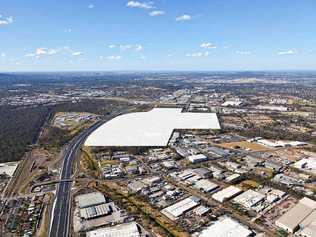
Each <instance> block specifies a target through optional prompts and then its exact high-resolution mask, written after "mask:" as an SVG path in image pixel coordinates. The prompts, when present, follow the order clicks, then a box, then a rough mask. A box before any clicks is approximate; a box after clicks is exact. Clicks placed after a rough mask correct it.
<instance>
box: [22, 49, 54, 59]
mask: <svg viewBox="0 0 316 237" xmlns="http://www.w3.org/2000/svg"><path fill="white" fill-rule="evenodd" d="M58 52H59V49H48V48H43V47H41V48H36V49H35V51H34V52H32V53H27V54H25V55H24V56H25V57H36V58H40V57H42V56H46V55H48V56H51V55H55V54H57V53H58Z"/></svg>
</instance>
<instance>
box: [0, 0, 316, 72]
mask: <svg viewBox="0 0 316 237" xmlns="http://www.w3.org/2000/svg"><path fill="white" fill-rule="evenodd" d="M315 10H316V1H315V0H291V1H289V0H153V1H146V0H144V1H142V0H140V1H136V0H135V1H129V0H63V1H62V0H59V1H58V0H1V3H0V16H1V17H0V40H1V41H0V42H1V43H0V71H67V70H71V71H72V70H101V71H102V70H105V71H107V70H110V71H111V70H287V69H291V70H304V69H309V70H316V27H315V22H316V14H315Z"/></svg>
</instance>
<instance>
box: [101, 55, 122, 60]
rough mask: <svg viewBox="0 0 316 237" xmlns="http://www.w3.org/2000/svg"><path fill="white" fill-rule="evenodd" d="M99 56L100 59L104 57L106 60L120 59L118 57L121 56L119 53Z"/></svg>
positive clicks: (120, 57)
mask: <svg viewBox="0 0 316 237" xmlns="http://www.w3.org/2000/svg"><path fill="white" fill-rule="evenodd" d="M99 58H100V60H104V59H106V60H120V59H122V56H121V55H111V56H107V57H104V56H100V57H99Z"/></svg>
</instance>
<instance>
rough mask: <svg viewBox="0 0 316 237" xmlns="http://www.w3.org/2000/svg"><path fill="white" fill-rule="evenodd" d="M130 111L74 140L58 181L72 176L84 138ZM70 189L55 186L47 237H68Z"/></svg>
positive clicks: (65, 185) (61, 184)
mask: <svg viewBox="0 0 316 237" xmlns="http://www.w3.org/2000/svg"><path fill="white" fill-rule="evenodd" d="M129 110H130V108H129V109H126V110H123V111H121V112H117V113H114V114H112V115H111V116H109V117H107V118H105V119H104V120H103V121H99V122H97V123H95V124H94V125H93V126H91V127H90V128H89V129H87V130H85V131H84V132H82V133H81V134H80V135H78V136H77V137H76V138H74V139H73V140H72V141H71V142H70V144H69V145H68V146H67V148H66V150H65V151H64V154H63V156H64V158H63V164H62V169H61V170H62V171H61V174H60V180H69V179H71V176H72V174H73V165H74V163H75V161H76V158H77V157H78V155H79V152H80V147H81V146H82V144H83V143H84V141H85V140H86V138H87V137H88V136H89V135H90V134H91V133H92V132H93V131H94V130H96V129H97V128H98V127H100V126H101V125H102V124H103V123H105V122H107V121H109V120H110V119H112V118H114V117H116V116H118V115H120V114H123V113H126V112H128V111H129ZM71 187H72V182H67V181H65V182H60V183H59V185H58V186H57V191H56V195H55V201H54V205H53V209H52V213H51V222H50V227H49V233H48V236H49V237H68V236H69V221H70V220H69V219H70V209H71V198H70V197H71V195H70V193H71Z"/></svg>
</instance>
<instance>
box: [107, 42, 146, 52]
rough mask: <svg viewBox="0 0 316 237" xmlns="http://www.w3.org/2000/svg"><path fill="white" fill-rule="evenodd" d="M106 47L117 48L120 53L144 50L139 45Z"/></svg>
mask: <svg viewBox="0 0 316 237" xmlns="http://www.w3.org/2000/svg"><path fill="white" fill-rule="evenodd" d="M108 47H109V48H110V49H115V48H119V49H120V50H121V51H128V50H133V51H136V52H140V51H143V49H144V48H143V46H142V45H141V44H119V45H115V44H110V45H109V46H108Z"/></svg>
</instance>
